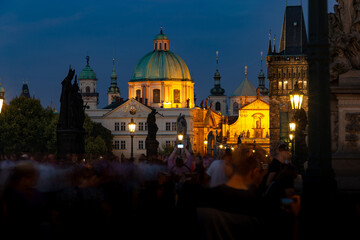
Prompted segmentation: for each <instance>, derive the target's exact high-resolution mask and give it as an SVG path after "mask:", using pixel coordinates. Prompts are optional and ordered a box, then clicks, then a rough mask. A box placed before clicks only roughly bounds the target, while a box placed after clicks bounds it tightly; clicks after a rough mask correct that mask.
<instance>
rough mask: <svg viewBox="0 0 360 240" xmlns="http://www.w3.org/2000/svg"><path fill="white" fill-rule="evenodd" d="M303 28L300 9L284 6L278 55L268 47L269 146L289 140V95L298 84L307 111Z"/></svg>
mask: <svg viewBox="0 0 360 240" xmlns="http://www.w3.org/2000/svg"><path fill="white" fill-rule="evenodd" d="M306 39H307V37H306V29H305V22H304V16H303V11H302V6H287V7H286V10H285V16H284V22H283V26H282V32H281V39H280V46H279V52H276V48H275V43H274V49H273V50H271V49H272V47H271V39H269V50H268V54H267V58H266V60H267V67H268V80H269V88H270V89H269V97H270V145H271V147H274V146H276V144H278V143H279V142H287V141H288V123H289V120H290V119H291V117H292V111H291V104H290V99H289V94H290V92H292V91H293V89H294V85H295V83H296V82H298V85H299V87H300V90H301V91H302V92H303V93H304V101H303V109H304V110H305V111H306V113H307V110H308V106H307V104H308V101H307V100H308V98H307V89H308V84H307V83H308V61H307V56H306V54H305V45H306Z"/></svg>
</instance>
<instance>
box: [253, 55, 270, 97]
mask: <svg viewBox="0 0 360 240" xmlns="http://www.w3.org/2000/svg"><path fill="white" fill-rule="evenodd" d="M260 55H261V58H260V72H259V76H258V79H259V86H258V88H257V90H256V91H257V95H258V98H259V94H260V93H261V95H262V96H266V95H268V94H269V90H268V89H267V88H266V87H265V74H264V72H263V52H260Z"/></svg>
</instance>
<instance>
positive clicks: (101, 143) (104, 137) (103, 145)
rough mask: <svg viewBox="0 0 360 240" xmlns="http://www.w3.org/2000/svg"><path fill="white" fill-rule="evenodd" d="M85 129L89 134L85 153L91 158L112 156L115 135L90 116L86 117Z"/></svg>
mask: <svg viewBox="0 0 360 240" xmlns="http://www.w3.org/2000/svg"><path fill="white" fill-rule="evenodd" d="M84 129H85V131H86V132H87V135H86V138H85V153H86V154H91V156H99V155H111V154H112V142H113V135H112V134H111V131H110V130H109V129H107V128H105V127H104V126H103V125H102V124H101V123H97V122H94V121H92V120H91V119H90V117H89V116H88V115H86V116H85V121H84Z"/></svg>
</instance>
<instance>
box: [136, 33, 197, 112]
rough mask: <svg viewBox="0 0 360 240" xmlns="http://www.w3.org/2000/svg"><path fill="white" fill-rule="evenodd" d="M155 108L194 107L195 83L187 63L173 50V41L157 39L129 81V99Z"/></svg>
mask: <svg viewBox="0 0 360 240" xmlns="http://www.w3.org/2000/svg"><path fill="white" fill-rule="evenodd" d="M130 98H134V99H137V100H138V101H139V102H142V103H143V104H146V105H148V106H150V107H155V108H160V107H163V108H193V107H194V106H195V104H194V82H193V81H192V79H191V77H190V72H189V69H188V67H187V65H186V63H185V62H184V61H183V60H182V59H181V58H180V57H179V56H178V55H177V54H175V53H174V52H172V51H170V45H169V38H168V37H167V36H166V35H165V34H163V30H162V29H161V31H160V33H159V34H158V35H156V36H155V39H154V49H153V51H151V52H149V53H148V54H146V55H145V56H144V57H142V58H141V59H140V61H139V62H138V64H137V65H136V67H135V71H134V74H133V76H132V79H131V80H130V81H129V99H130Z"/></svg>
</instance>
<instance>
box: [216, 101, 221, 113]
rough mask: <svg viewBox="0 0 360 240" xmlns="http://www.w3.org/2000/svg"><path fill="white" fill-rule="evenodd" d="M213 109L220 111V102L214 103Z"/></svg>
mask: <svg viewBox="0 0 360 240" xmlns="http://www.w3.org/2000/svg"><path fill="white" fill-rule="evenodd" d="M215 111H221V104H220V103H219V102H216V103H215Z"/></svg>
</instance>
